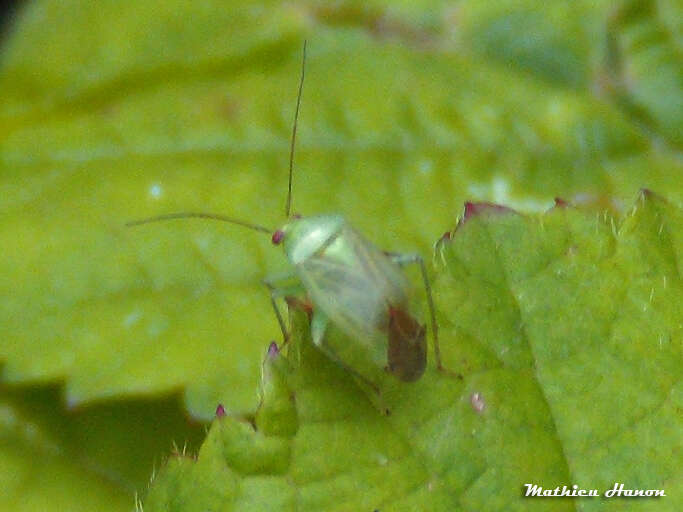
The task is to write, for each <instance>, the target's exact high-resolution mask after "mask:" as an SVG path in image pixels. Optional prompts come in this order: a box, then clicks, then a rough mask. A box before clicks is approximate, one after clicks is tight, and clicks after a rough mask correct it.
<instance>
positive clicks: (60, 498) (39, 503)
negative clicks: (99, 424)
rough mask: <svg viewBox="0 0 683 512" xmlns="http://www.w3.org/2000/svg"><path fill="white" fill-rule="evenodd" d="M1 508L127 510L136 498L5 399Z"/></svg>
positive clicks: (0, 406)
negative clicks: (73, 454)
mask: <svg viewBox="0 0 683 512" xmlns="http://www.w3.org/2000/svg"><path fill="white" fill-rule="evenodd" d="M0 481H2V496H0V507H2V508H3V509H4V510H15V511H17V512H43V511H45V510H69V511H74V512H77V511H84V512H85V511H92V510H98V511H102V512H123V511H126V510H130V508H131V497H130V496H129V495H128V494H127V493H124V492H121V489H120V488H119V486H118V485H116V484H114V483H113V482H111V481H108V480H107V479H105V478H102V475H99V474H97V472H95V471H92V470H89V469H88V468H86V467H84V466H83V465H82V464H80V463H78V462H75V461H74V460H73V459H72V458H71V457H69V456H68V455H67V454H65V453H64V452H63V451H62V449H61V447H60V445H59V444H58V443H55V442H54V441H53V440H52V439H50V437H49V436H48V435H46V433H45V432H44V431H42V430H41V429H40V428H38V427H37V425H36V424H35V423H33V422H32V421H31V420H30V419H27V418H26V417H24V416H23V415H21V414H20V413H19V411H17V409H16V408H14V407H12V406H11V405H9V404H7V403H5V401H4V400H2V401H0Z"/></svg>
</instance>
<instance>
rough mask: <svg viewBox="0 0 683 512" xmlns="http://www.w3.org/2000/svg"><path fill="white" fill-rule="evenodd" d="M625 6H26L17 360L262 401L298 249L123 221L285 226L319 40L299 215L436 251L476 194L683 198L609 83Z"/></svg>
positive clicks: (85, 383)
mask: <svg viewBox="0 0 683 512" xmlns="http://www.w3.org/2000/svg"><path fill="white" fill-rule="evenodd" d="M605 4H609V2H607V3H605ZM515 5H517V6H515ZM531 9H533V17H531V18H529V17H527V16H526V13H528V12H529V11H530V10H531ZM607 9H608V6H607V5H603V4H600V3H592V2H587V3H585V4H584V3H582V4H581V5H580V6H579V7H577V8H575V2H565V3H562V5H560V4H557V5H555V4H553V5H548V6H543V7H542V8H539V7H538V5H537V3H536V2H533V3H532V2H519V3H514V2H513V3H511V4H510V5H509V6H499V7H495V6H493V4H491V6H489V7H486V6H481V7H474V6H468V5H463V6H459V7H458V9H456V10H455V11H454V10H453V5H452V4H451V3H438V2H436V3H428V2H427V3H424V4H415V5H412V6H402V7H398V6H394V5H393V3H392V4H385V3H382V2H376V3H373V4H371V5H369V6H367V5H365V4H360V3H355V2H342V3H335V4H333V5H331V6H325V5H322V4H317V3H310V4H296V5H295V4H287V3H285V4H281V3H278V2H265V1H260V2H258V1H257V2H250V3H244V2H242V3H229V4H226V3H225V2H201V3H197V2H181V1H170V2H169V1H163V2H161V1H152V0H150V1H147V2H136V3H135V4H134V5H129V6H126V7H125V8H122V7H121V5H120V2H116V1H100V2H97V3H92V2H82V1H78V0H71V1H63V0H59V1H56V0H53V1H49V0H35V1H33V2H29V3H28V4H27V5H26V6H25V8H24V10H23V11H22V12H21V15H20V17H19V19H18V22H17V25H16V26H15V27H14V30H13V32H12V34H11V36H10V37H8V39H7V41H6V43H5V46H4V47H3V50H2V54H0V89H1V90H2V91H3V94H2V95H0V212H1V213H2V216H1V218H0V237H1V238H2V240H3V251H2V253H0V264H2V268H3V269H4V271H3V274H2V276H1V277H0V294H2V296H3V301H2V302H1V303H0V339H3V340H4V341H3V343H2V344H0V359H1V360H2V361H4V365H3V369H2V372H3V373H2V376H3V379H4V380H5V381H9V382H13V383H26V382H42V381H55V380H60V381H64V382H65V385H66V387H65V389H66V395H67V400H68V403H69V404H71V405H77V404H83V403H89V402H92V401H97V400H103V399H107V398H111V397H125V396H130V395H138V394H148V395H151V394H156V393H159V392H168V391H169V390H176V389H182V390H183V391H184V393H185V401H186V404H187V407H188V409H189V410H190V412H191V413H192V414H193V415H194V416H197V417H202V418H209V417H210V416H211V414H212V412H213V410H214V408H215V404H216V403H217V402H223V403H225V404H226V407H227V408H228V409H229V410H231V411H246V410H249V408H250V407H251V404H252V403H253V398H254V395H255V393H256V390H257V380H256V376H257V375H258V367H259V357H260V353H261V351H262V350H263V347H264V346H265V345H266V344H267V342H268V340H270V339H273V338H277V337H279V332H278V329H277V324H276V322H275V321H274V319H273V318H272V316H271V315H270V314H269V303H268V297H267V292H266V291H265V290H264V289H263V287H262V286H261V285H260V284H259V283H260V280H261V279H262V278H263V277H265V276H266V275H267V274H268V273H270V272H275V271H277V270H280V269H282V268H283V267H284V266H285V262H284V261H283V258H282V256H281V255H280V254H278V253H277V252H276V251H274V250H273V249H271V248H270V247H269V243H268V240H267V239H266V237H262V235H259V234H257V233H250V232H246V231H244V230H240V228H237V227H234V226H225V225H216V224H211V223H201V222H193V221H187V222H176V223H169V224H166V225H162V224H157V225H150V226H145V227H140V228H137V229H126V228H124V223H125V222H126V221H129V220H133V219H136V218H140V217H145V216H149V215H155V214H160V213H166V212H171V211H183V210H205V211H216V212H220V213H224V214H227V215H234V216H236V217H240V218H245V219H248V220H252V221H254V222H258V223H263V224H265V225H266V226H272V227H276V226H277V225H278V224H279V223H280V222H282V220H283V209H284V196H285V190H286V181H287V176H286V171H287V161H288V153H289V137H290V129H291V120H292V117H293V109H294V103H295V92H296V86H297V81H298V78H299V69H300V65H301V62H300V60H301V47H302V41H303V39H304V38H307V39H308V41H309V55H308V61H307V63H306V66H307V79H306V84H305V86H304V96H303V103H302V111H301V116H300V124H299V137H298V139H297V152H296V160H295V169H296V173H295V175H294V208H295V210H297V211H299V212H302V213H306V214H312V213H318V212H325V211H332V212H334V211H339V212H342V213H344V214H345V215H346V216H347V217H348V219H349V220H350V221H351V222H352V223H353V224H354V225H356V226H358V227H359V229H360V230H361V231H363V232H364V233H365V234H366V235H367V236H368V237H369V238H370V239H371V240H373V241H375V242H376V243H377V244H378V245H379V246H381V247H383V248H386V249H388V250H395V251H398V250H403V251H405V250H415V249H419V250H422V251H423V253H425V254H426V251H427V250H428V249H429V248H430V247H431V244H432V242H433V241H434V240H436V239H437V238H438V236H439V235H440V234H441V233H442V232H443V231H444V229H446V227H447V225H448V224H449V223H450V220H447V219H453V218H455V215H456V213H457V212H458V211H459V209H460V208H461V206H460V205H461V204H462V202H463V201H464V200H465V199H473V200H495V201H498V202H501V203H504V204H507V205H511V206H516V207H518V208H520V209H522V210H524V211H537V210H542V209H544V208H546V207H547V206H549V205H550V204H552V198H553V197H554V196H557V195H561V196H563V197H573V196H574V195H583V196H584V197H596V198H598V200H599V198H604V197H611V198H614V203H615V204H616V207H617V208H619V207H620V205H622V204H624V201H625V200H627V198H630V197H632V196H633V194H634V193H635V191H636V190H637V189H638V188H640V187H642V186H648V187H650V188H652V189H654V190H659V191H661V193H663V194H665V195H666V197H668V198H670V199H671V200H673V201H680V200H681V199H682V198H683V194H682V193H681V190H682V189H681V187H680V179H679V176H680V170H681V165H680V158H679V156H678V155H677V153H676V152H675V151H674V150H672V149H670V148H667V147H666V146H665V145H661V144H657V145H653V141H658V140H659V137H658V136H657V134H656V133H653V132H652V129H649V128H648V129H646V128H645V127H644V126H643V122H642V119H641V118H640V117H634V116H633V115H632V113H631V111H630V110H629V109H625V108H624V107H623V104H622V102H620V101H614V102H613V101H612V100H611V97H610V96H609V95H608V96H606V97H596V96H595V95H594V91H595V87H594V84H593V83H592V79H591V76H592V75H591V70H592V69H593V66H594V61H595V59H596V55H597V56H598V57H597V59H598V61H599V62H602V61H601V60H600V55H603V54H602V53H600V52H601V51H602V46H600V45H597V47H596V43H595V41H596V40H597V39H596V37H595V34H597V33H600V31H601V30H602V31H603V33H604V32H605V31H607V29H608V28H609V29H610V30H611V27H612V25H610V23H611V22H610V21H609V19H608V16H607ZM63 27H68V28H69V29H68V30H63ZM506 27H509V30H508V29H507V28H506ZM523 36H524V37H526V39H523ZM674 39H675V38H674ZM600 41H602V39H600ZM512 43H515V44H512ZM662 44H663V45H664V47H666V48H668V47H669V46H671V45H673V44H674V43H673V42H672V41H671V40H667V39H666V38H665V39H664V40H663V42H662ZM667 45H669V46H667ZM662 83H663V84H664V85H663V86H662V87H664V86H666V87H669V89H667V90H666V91H662V87H660V88H658V89H657V91H658V92H657V97H665V96H666V97H673V96H675V95H676V94H679V93H680V91H679V90H678V89H676V87H675V83H674V82H673V81H666V82H662ZM666 84H668V85H666ZM658 87H659V86H658ZM660 92H661V93H662V95H664V93H666V94H665V96H660V95H659V94H660ZM648 97H649V98H652V97H653V96H648ZM646 108H649V107H646ZM653 109H654V107H653ZM655 110H656V109H655ZM655 110H653V112H655ZM656 112H661V109H659V110H656ZM653 115H655V114H653ZM657 115H659V114H657ZM662 115H664V114H662ZM662 119H663V118H662ZM658 126H659V125H658ZM661 126H669V127H670V126H671V123H669V124H666V123H665V122H664V121H662V124H661ZM656 129H658V128H656ZM667 129H668V128H667ZM662 130H664V128H662ZM670 131H671V130H670V129H669V132H670Z"/></svg>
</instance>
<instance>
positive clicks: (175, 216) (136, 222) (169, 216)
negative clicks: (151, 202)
mask: <svg viewBox="0 0 683 512" xmlns="http://www.w3.org/2000/svg"><path fill="white" fill-rule="evenodd" d="M189 218H197V219H211V220H220V221H222V222H229V223H230V224H237V225H238V226H243V227H245V228H249V229H253V230H254V231H261V232H263V233H268V234H271V233H272V232H273V230H272V229H268V228H266V227H264V226H259V225H258V224H252V223H251V222H246V221H244V220H240V219H233V218H232V217H226V216H225V215H219V214H217V213H203V212H179V213H167V214H165V215H155V216H154V217H147V218H146V219H140V220H133V221H131V222H126V227H131V226H139V225H141V224H149V223H150V222H159V221H164V220H174V219H189Z"/></svg>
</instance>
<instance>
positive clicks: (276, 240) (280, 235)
mask: <svg viewBox="0 0 683 512" xmlns="http://www.w3.org/2000/svg"><path fill="white" fill-rule="evenodd" d="M300 218H301V215H300V214H298V213H295V214H294V215H292V217H291V220H299V219H300ZM286 229H287V226H285V227H284V228H282V229H277V230H275V231H274V232H273V236H272V237H271V238H270V239H271V240H272V242H273V245H280V244H281V243H282V241H283V240H284V239H285V230H286Z"/></svg>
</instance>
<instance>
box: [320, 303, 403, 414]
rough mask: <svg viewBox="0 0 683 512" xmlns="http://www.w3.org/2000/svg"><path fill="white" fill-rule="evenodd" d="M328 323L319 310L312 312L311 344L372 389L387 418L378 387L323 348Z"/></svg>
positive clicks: (386, 408) (386, 410) (388, 411)
mask: <svg viewBox="0 0 683 512" xmlns="http://www.w3.org/2000/svg"><path fill="white" fill-rule="evenodd" d="M329 323H330V321H329V319H328V318H327V315H325V314H324V313H323V312H321V311H319V310H315V309H314V310H313V318H312V319H311V339H312V340H313V344H314V345H315V346H316V347H318V349H320V351H321V352H323V353H324V354H325V355H326V356H327V357H328V358H330V359H331V360H332V361H334V362H335V363H336V364H338V365H339V366H341V367H342V368H344V370H346V371H347V372H349V373H350V374H351V375H353V376H354V377H355V378H356V379H358V380H359V381H360V382H362V383H363V384H364V385H366V386H367V387H369V388H370V389H372V391H373V392H374V393H375V395H377V400H378V402H379V405H380V408H381V409H382V413H384V414H385V415H387V416H388V415H389V414H391V411H390V410H389V408H388V407H386V405H385V404H384V401H383V400H382V392H381V391H380V389H379V386H377V384H375V383H374V382H372V381H371V380H370V379H368V378H367V377H366V376H365V375H363V374H361V373H359V372H357V371H356V370H355V369H354V368H351V367H350V366H349V365H347V364H346V363H345V362H344V361H342V360H341V359H339V357H338V356H337V354H335V353H334V352H333V351H331V350H328V348H327V347H326V346H325V343H324V340H325V331H327V326H328V325H329Z"/></svg>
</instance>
